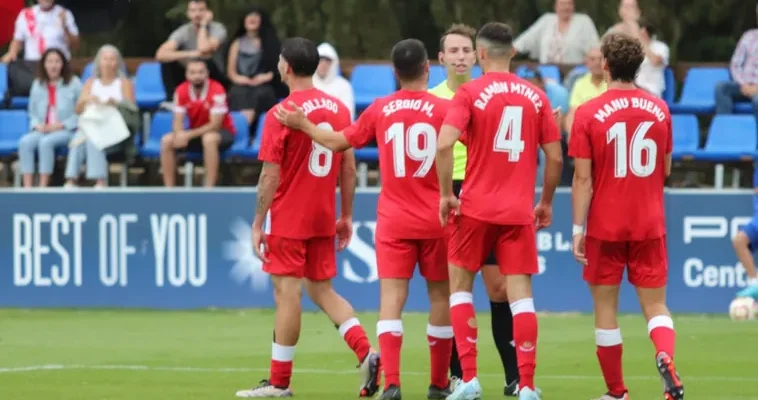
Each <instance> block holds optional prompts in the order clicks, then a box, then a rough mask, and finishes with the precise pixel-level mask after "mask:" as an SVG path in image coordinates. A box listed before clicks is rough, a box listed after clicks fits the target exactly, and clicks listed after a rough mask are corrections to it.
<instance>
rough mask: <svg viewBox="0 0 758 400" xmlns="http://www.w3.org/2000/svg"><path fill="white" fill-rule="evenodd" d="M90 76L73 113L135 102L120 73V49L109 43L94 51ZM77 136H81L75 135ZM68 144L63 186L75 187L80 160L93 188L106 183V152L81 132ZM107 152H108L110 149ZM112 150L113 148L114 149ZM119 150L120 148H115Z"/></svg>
mask: <svg viewBox="0 0 758 400" xmlns="http://www.w3.org/2000/svg"><path fill="white" fill-rule="evenodd" d="M94 65H95V66H94V70H93V74H92V77H91V78H89V79H88V80H87V82H85V83H84V87H83V88H82V93H81V96H80V97H79V101H78V102H77V103H76V113H77V114H80V115H81V114H82V113H83V112H84V110H85V109H86V108H87V107H88V106H89V105H91V104H101V105H107V106H110V107H118V106H119V105H120V104H121V103H122V102H128V103H131V104H132V105H134V104H135V100H134V87H133V86H132V83H131V81H129V78H127V77H126V76H125V74H124V69H125V68H124V60H123V58H122V57H121V52H119V51H118V49H117V48H115V47H113V46H111V45H105V46H103V47H101V48H100V50H98V51H97V54H96V55H95V61H94ZM79 135H81V136H79ZM74 142H79V143H72V145H73V144H76V145H75V146H72V147H71V149H70V151H69V153H68V161H67V165H66V179H67V182H66V186H67V187H75V186H76V182H77V180H78V179H79V175H80V171H81V166H82V163H83V162H85V160H86V164H87V172H86V176H87V179H89V180H94V181H95V187H96V188H102V187H106V186H108V159H107V157H106V151H104V150H99V149H98V148H97V147H95V145H94V144H92V142H91V141H90V140H87V139H86V138H85V137H84V135H83V133H81V132H80V133H79V134H78V135H77V138H75V139H74ZM106 150H109V151H108V152H111V151H110V149H106ZM114 150H115V149H114ZM118 150H123V149H118Z"/></svg>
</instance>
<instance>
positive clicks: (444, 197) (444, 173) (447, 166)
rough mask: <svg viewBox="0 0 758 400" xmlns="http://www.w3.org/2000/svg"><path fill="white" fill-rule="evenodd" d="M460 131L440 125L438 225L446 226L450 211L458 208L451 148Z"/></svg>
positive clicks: (438, 147)
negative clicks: (454, 192) (454, 190)
mask: <svg viewBox="0 0 758 400" xmlns="http://www.w3.org/2000/svg"><path fill="white" fill-rule="evenodd" d="M460 137H461V131H460V130H459V129H457V128H455V127H454V126H451V125H442V129H441V130H440V135H439V138H438V139H437V157H436V160H435V162H436V166H437V179H438V180H439V183H440V223H441V224H442V226H445V225H446V224H447V217H448V215H449V214H450V211H451V210H453V209H457V208H458V199H457V198H456V197H455V194H453V146H454V145H455V142H457V141H458V138H460Z"/></svg>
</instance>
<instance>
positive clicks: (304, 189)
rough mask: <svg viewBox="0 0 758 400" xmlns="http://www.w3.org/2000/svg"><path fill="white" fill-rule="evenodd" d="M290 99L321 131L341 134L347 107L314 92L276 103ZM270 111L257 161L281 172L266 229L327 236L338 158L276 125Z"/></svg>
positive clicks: (295, 235)
mask: <svg viewBox="0 0 758 400" xmlns="http://www.w3.org/2000/svg"><path fill="white" fill-rule="evenodd" d="M290 101H292V102H294V103H295V104H297V105H298V106H300V107H301V108H302V109H303V111H305V114H306V115H307V117H308V119H309V120H310V121H311V122H313V123H315V124H317V125H318V126H319V127H321V128H324V129H329V130H334V131H341V130H343V129H345V128H346V127H347V126H348V125H350V111H349V110H348V109H347V107H345V105H344V104H343V103H342V102H341V101H339V100H337V99H336V98H334V97H332V96H330V95H328V94H326V93H324V92H322V91H320V90H318V89H309V90H303V91H296V92H293V93H291V94H290V95H289V97H287V98H286V99H284V100H283V101H282V103H281V104H284V105H287V104H288V103H289V102H290ZM274 111H275V108H272V109H271V110H270V111H269V112H268V113H267V114H266V117H265V118H266V119H265V121H264V125H263V133H262V135H263V137H262V138H261V150H260V153H259V154H258V159H259V160H261V161H264V162H268V163H272V164H278V165H279V166H280V168H281V173H280V178H279V187H277V189H276V193H275V194H274V201H273V203H272V204H271V210H270V211H269V212H270V214H269V217H270V218H267V221H266V224H267V226H266V229H267V231H268V233H270V234H271V235H274V236H280V237H285V238H290V239H308V238H312V237H323V236H332V235H334V234H335V222H336V186H337V178H338V177H339V173H340V166H341V163H342V154H341V153H334V152H332V151H331V150H329V149H327V148H326V147H324V146H321V145H320V144H318V143H316V142H314V141H313V140H311V138H309V137H308V135H306V134H305V133H303V132H301V131H295V130H292V129H290V128H288V127H286V126H284V125H282V124H281V123H279V121H277V120H276V117H274Z"/></svg>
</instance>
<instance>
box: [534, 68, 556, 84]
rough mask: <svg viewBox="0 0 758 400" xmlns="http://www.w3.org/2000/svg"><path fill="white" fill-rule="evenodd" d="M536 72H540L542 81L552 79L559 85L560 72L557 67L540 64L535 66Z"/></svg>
mask: <svg viewBox="0 0 758 400" xmlns="http://www.w3.org/2000/svg"><path fill="white" fill-rule="evenodd" d="M537 70H538V71H540V74H541V75H542V78H543V79H552V80H554V81H556V82H558V83H561V70H560V69H558V66H557V65H550V64H541V65H538V66H537Z"/></svg>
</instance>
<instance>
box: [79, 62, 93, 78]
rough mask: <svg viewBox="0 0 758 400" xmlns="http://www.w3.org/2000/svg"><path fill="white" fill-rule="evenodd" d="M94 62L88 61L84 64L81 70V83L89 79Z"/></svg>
mask: <svg viewBox="0 0 758 400" xmlns="http://www.w3.org/2000/svg"><path fill="white" fill-rule="evenodd" d="M94 66H95V64H94V63H93V62H91V61H90V62H88V63H87V65H85V66H84V70H82V83H84V81H86V80H87V79H89V78H90V77H91V76H92V69H93V68H94Z"/></svg>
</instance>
